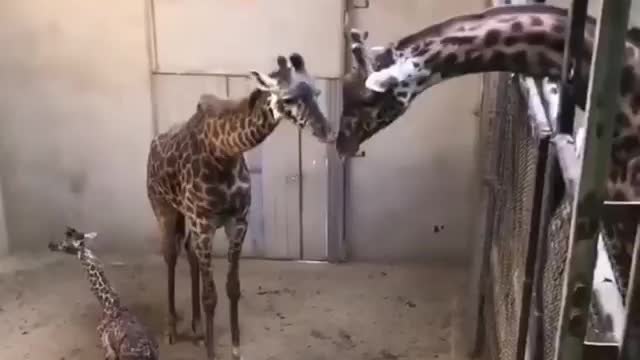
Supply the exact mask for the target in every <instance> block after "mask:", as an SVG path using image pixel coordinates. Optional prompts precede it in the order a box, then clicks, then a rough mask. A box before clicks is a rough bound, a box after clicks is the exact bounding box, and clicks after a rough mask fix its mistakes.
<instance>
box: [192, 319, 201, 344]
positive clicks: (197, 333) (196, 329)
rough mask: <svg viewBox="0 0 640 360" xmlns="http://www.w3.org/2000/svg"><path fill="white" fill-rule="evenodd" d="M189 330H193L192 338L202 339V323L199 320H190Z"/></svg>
mask: <svg viewBox="0 0 640 360" xmlns="http://www.w3.org/2000/svg"><path fill="white" fill-rule="evenodd" d="M191 331H192V332H193V338H194V339H196V340H198V339H204V331H203V330H202V325H201V323H200V322H199V321H192V322H191Z"/></svg>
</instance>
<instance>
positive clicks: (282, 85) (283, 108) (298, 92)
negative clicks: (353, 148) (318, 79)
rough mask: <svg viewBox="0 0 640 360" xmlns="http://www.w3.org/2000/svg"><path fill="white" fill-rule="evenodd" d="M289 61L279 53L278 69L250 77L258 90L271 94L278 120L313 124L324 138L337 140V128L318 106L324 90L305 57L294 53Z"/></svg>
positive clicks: (313, 131)
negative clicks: (316, 82) (317, 81)
mask: <svg viewBox="0 0 640 360" xmlns="http://www.w3.org/2000/svg"><path fill="white" fill-rule="evenodd" d="M289 63H290V64H289ZM289 63H288V62H287V59H286V58H285V57H284V56H278V70H276V71H273V72H271V73H270V74H264V73H261V72H258V71H251V72H250V76H251V77H252V78H253V80H254V81H255V82H256V84H257V85H258V89H260V90H262V91H266V92H269V93H270V94H271V98H270V100H269V108H270V109H269V110H270V111H271V113H272V114H273V116H274V118H275V119H276V120H277V121H280V120H282V119H287V120H289V121H292V122H293V123H294V124H296V125H297V126H300V127H305V126H306V125H307V124H309V126H310V127H311V131H312V133H313V135H314V136H315V137H317V138H318V139H319V140H320V141H322V142H333V141H335V138H336V136H337V131H335V130H333V129H332V127H331V124H330V123H329V121H328V120H327V118H326V116H325V115H324V113H323V112H322V110H321V109H320V106H319V105H318V97H319V96H320V90H319V89H318V88H317V87H316V86H315V81H314V79H313V78H312V77H311V76H310V75H309V73H308V72H307V69H306V67H305V62H304V58H303V57H302V56H301V55H300V54H298V53H292V54H291V55H290V56H289Z"/></svg>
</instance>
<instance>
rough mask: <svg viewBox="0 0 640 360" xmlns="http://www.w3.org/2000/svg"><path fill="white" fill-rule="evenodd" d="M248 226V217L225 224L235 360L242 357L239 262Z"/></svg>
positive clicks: (228, 289)
mask: <svg viewBox="0 0 640 360" xmlns="http://www.w3.org/2000/svg"><path fill="white" fill-rule="evenodd" d="M247 227H248V224H247V219H246V217H242V218H236V219H233V220H231V221H229V222H228V223H227V225H226V226H225V232H226V235H227V238H228V240H229V253H228V261H229V270H228V272H227V297H228V298H229V319H230V322H231V345H232V349H231V351H232V354H231V355H232V357H233V359H234V360H239V359H241V358H242V357H241V355H240V326H239V322H238V300H239V299H240V276H239V267H240V264H239V263H240V254H241V253H242V244H243V242H244V237H245V235H246V234H247Z"/></svg>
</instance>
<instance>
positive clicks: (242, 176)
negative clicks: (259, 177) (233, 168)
mask: <svg viewBox="0 0 640 360" xmlns="http://www.w3.org/2000/svg"><path fill="white" fill-rule="evenodd" d="M238 180H239V181H240V182H243V183H250V182H251V176H250V174H249V171H247V170H246V169H243V170H241V171H238Z"/></svg>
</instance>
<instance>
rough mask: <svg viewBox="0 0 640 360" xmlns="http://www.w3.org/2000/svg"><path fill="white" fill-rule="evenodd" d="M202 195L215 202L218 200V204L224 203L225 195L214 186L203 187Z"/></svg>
mask: <svg viewBox="0 0 640 360" xmlns="http://www.w3.org/2000/svg"><path fill="white" fill-rule="evenodd" d="M204 193H205V194H206V195H207V196H208V197H209V198H210V199H216V200H219V202H224V200H225V198H226V193H225V192H224V191H222V190H221V189H220V188H219V187H218V186H215V185H208V186H205V188H204Z"/></svg>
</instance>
